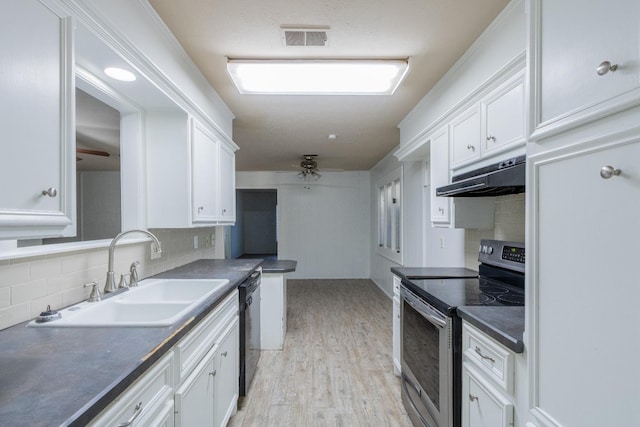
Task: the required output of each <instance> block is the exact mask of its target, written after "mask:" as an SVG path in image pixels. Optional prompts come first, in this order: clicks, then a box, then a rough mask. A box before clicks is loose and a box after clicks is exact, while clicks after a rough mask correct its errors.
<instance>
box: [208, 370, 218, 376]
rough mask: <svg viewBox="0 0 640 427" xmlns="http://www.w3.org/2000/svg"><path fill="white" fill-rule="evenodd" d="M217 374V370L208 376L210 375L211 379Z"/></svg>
mask: <svg viewBox="0 0 640 427" xmlns="http://www.w3.org/2000/svg"><path fill="white" fill-rule="evenodd" d="M217 372H218V371H217V370H216V371H213V372H209V375H211V376H212V377H215V376H216V373H217Z"/></svg>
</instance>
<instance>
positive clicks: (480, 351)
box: [476, 346, 496, 363]
mask: <svg viewBox="0 0 640 427" xmlns="http://www.w3.org/2000/svg"><path fill="white" fill-rule="evenodd" d="M476 353H478V356H480V357H482V358H483V359H486V360H489V361H491V363H496V360H495V359H494V358H493V357H489V356H485V355H484V354H482V350H480V347H478V346H476Z"/></svg>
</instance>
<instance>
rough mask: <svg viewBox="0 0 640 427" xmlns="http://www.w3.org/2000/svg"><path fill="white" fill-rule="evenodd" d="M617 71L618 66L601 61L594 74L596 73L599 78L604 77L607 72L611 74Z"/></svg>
mask: <svg viewBox="0 0 640 427" xmlns="http://www.w3.org/2000/svg"><path fill="white" fill-rule="evenodd" d="M617 69H618V64H612V63H611V62H609V61H603V62H601V63H600V65H598V68H596V72H597V73H598V75H599V76H604V75H605V74H607V73H608V72H609V71H611V72H612V73H613V72H615V71H616V70H617Z"/></svg>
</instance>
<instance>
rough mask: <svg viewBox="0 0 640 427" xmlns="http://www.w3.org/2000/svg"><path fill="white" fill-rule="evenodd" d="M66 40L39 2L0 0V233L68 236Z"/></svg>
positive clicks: (67, 33)
mask: <svg viewBox="0 0 640 427" xmlns="http://www.w3.org/2000/svg"><path fill="white" fill-rule="evenodd" d="M72 40H73V30H72V23H71V18H68V17H64V16H62V15H61V14H58V13H56V12H55V11H54V10H52V9H50V8H48V7H45V6H44V5H43V4H42V3H41V2H39V1H36V0H21V1H19V2H3V3H2V5H1V6H0V94H2V95H1V98H0V123H1V128H2V155H1V156H0V181H1V182H2V196H1V197H0V239H10V238H29V237H56V236H73V235H75V232H76V230H75V174H74V167H73V165H74V163H75V153H74V151H75V131H74V104H75V103H74V72H73V41H72Z"/></svg>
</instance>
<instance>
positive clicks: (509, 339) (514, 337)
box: [457, 307, 524, 353]
mask: <svg viewBox="0 0 640 427" xmlns="http://www.w3.org/2000/svg"><path fill="white" fill-rule="evenodd" d="M457 312H458V315H459V316H460V317H461V318H462V319H463V320H466V321H467V322H469V323H470V324H472V325H473V326H475V327H476V328H478V329H479V330H481V331H482V332H484V333H485V334H487V335H488V336H490V337H491V338H493V339H495V340H496V341H498V342H499V343H500V344H502V345H504V346H505V347H507V348H508V349H509V350H511V351H513V352H514V353H522V352H523V350H524V343H523V341H522V334H523V333H524V307H458V310H457Z"/></svg>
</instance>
